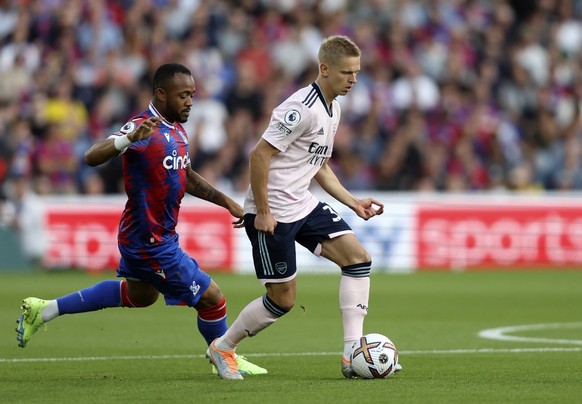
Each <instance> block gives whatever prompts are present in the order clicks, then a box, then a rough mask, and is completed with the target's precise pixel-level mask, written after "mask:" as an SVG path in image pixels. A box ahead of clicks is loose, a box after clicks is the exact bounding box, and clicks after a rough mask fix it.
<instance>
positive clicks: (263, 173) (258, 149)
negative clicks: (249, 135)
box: [249, 138, 279, 235]
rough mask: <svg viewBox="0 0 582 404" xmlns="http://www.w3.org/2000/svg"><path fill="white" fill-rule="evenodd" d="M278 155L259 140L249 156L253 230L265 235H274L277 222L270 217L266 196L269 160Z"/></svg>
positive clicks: (270, 146) (267, 143)
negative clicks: (255, 212)
mask: <svg viewBox="0 0 582 404" xmlns="http://www.w3.org/2000/svg"><path fill="white" fill-rule="evenodd" d="M277 153H279V150H278V149H276V148H275V147H273V146H272V145H271V144H269V142H267V141H266V140H265V139H262V138H261V139H260V140H259V141H258V143H257V144H256V146H255V147H254V148H253V150H252V151H251V153H250V154H249V170H250V182H251V189H252V191H253V197H254V199H255V205H256V207H257V216H256V217H255V229H257V230H258V231H260V232H263V233H267V234H270V235H272V234H274V233H275V227H277V221H276V220H275V218H274V217H273V215H271V209H270V208H269V197H268V195H267V182H268V179H269V167H270V166H271V159H272V158H273V157H274V156H275V155H276V154H277Z"/></svg>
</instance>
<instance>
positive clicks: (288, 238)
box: [245, 202, 353, 284]
mask: <svg viewBox="0 0 582 404" xmlns="http://www.w3.org/2000/svg"><path fill="white" fill-rule="evenodd" d="M255 217H256V215H254V214H246V215H245V229H246V232H247V236H248V237H249V240H250V241H251V245H252V249H253V262H254V265H255V272H256V274H257V278H258V279H259V280H260V281H261V283H262V284H265V283H269V282H286V281H288V280H291V279H293V278H294V277H295V276H296V273H297V260H296V251H295V242H298V243H299V244H301V245H302V246H303V247H305V248H307V249H308V250H309V251H311V252H312V253H313V254H315V255H318V256H319V254H320V253H321V244H322V243H323V242H324V241H325V240H330V239H332V238H334V237H338V236H341V235H343V234H347V233H353V230H352V229H351V227H350V226H349V225H348V224H347V223H346V222H345V221H344V219H342V218H341V216H340V215H339V214H338V213H337V212H336V211H335V210H333V209H332V208H331V207H330V206H329V205H328V204H326V203H323V202H319V204H318V205H317V207H316V208H315V209H313V210H312V211H311V213H309V214H308V215H307V216H306V217H304V218H303V219H301V220H298V221H296V222H292V223H277V227H275V234H274V235H272V236H270V235H268V234H265V233H262V232H259V231H257V230H256V229H255Z"/></svg>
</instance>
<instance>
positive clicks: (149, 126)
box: [127, 116, 162, 143]
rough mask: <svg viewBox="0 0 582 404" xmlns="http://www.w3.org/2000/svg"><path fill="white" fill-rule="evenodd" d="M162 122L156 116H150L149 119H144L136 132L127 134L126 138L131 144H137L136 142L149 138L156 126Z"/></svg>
mask: <svg viewBox="0 0 582 404" xmlns="http://www.w3.org/2000/svg"><path fill="white" fill-rule="evenodd" d="M161 122H162V118H160V117H157V116H152V117H151V118H148V119H146V120H145V121H143V122H142V123H141V125H139V126H138V127H137V129H136V130H134V131H133V132H131V133H129V134H128V135H127V137H128V138H129V140H131V143H133V142H137V141H138V140H142V139H147V138H148V137H150V136H151V135H152V134H153V133H154V131H155V130H156V128H157V127H158V125H159V124H160V123H161Z"/></svg>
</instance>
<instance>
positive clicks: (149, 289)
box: [16, 63, 266, 374]
mask: <svg viewBox="0 0 582 404" xmlns="http://www.w3.org/2000/svg"><path fill="white" fill-rule="evenodd" d="M152 84H153V98H152V101H151V102H150V104H149V106H148V108H147V109H146V110H145V111H143V112H142V113H141V114H139V115H138V116H136V117H134V118H132V119H131V120H130V121H128V122H127V123H126V124H125V125H124V126H123V127H122V128H121V129H120V130H119V132H117V133H114V134H112V135H111V136H109V137H108V138H107V139H105V140H101V141H98V142H97V143H95V144H94V145H93V146H92V147H91V148H90V149H89V150H88V151H87V152H86V154H85V161H86V162H87V164H89V165H91V166H97V165H99V164H103V163H105V162H106V161H108V160H110V159H111V158H113V157H116V156H121V159H122V166H123V178H124V185H125V191H126V193H127V203H126V205H125V209H124V211H123V215H122V217H121V221H120V224H119V234H118V245H119V251H120V253H121V260H120V263H119V268H118V270H117V275H118V276H119V277H122V278H125V279H124V280H107V281H103V282H100V283H97V284H95V285H93V286H92V287H89V288H86V289H83V290H80V291H78V292H75V293H72V294H70V295H66V296H63V297H60V298H58V299H54V300H42V299H38V298H35V297H29V298H26V299H24V301H23V305H22V309H23V312H22V314H21V316H20V318H19V319H18V327H17V329H16V331H17V334H18V335H17V340H18V342H19V346H21V347H25V346H26V345H27V343H28V342H29V340H30V338H31V337H32V336H33V335H34V334H35V333H36V331H37V330H38V329H39V328H40V327H41V326H42V325H43V324H45V323H46V322H47V321H50V320H52V319H54V318H55V317H57V316H60V315H63V314H73V313H85V312H89V311H95V310H100V309H104V308H108V307H146V306H150V305H152V304H153V303H154V302H156V300H157V299H158V296H159V294H160V293H162V294H163V295H164V298H165V301H166V304H168V305H186V306H189V307H193V308H195V309H196V310H197V311H198V319H197V322H198V329H199V331H200V333H201V334H202V336H203V337H204V339H205V340H206V342H207V343H208V344H210V343H211V342H212V340H214V339H215V338H217V337H219V336H221V335H223V334H224V332H225V331H226V329H227V328H228V327H227V323H226V300H225V297H224V295H223V294H222V293H221V291H220V289H219V287H218V285H217V284H216V283H215V282H214V281H213V280H212V279H211V278H210V276H209V275H208V274H206V273H205V272H203V271H202V270H201V269H200V268H199V267H198V263H197V262H196V260H194V259H193V258H190V257H189V256H188V255H187V254H186V253H185V252H184V251H183V250H182V249H181V248H180V246H179V241H178V234H177V233H176V225H177V223H178V214H179V210H180V204H181V201H182V198H183V197H184V194H185V193H186V192H187V193H189V194H191V195H193V196H195V197H198V198H201V199H204V200H207V201H210V202H212V203H214V204H216V205H219V206H222V207H224V208H225V209H227V210H228V211H229V212H230V214H231V215H232V216H234V217H235V218H236V220H235V221H234V222H233V225H234V227H242V226H243V222H244V219H243V208H242V206H240V205H239V204H238V203H236V202H235V201H234V200H232V199H231V198H229V197H228V196H226V195H225V194H223V193H222V192H220V191H218V190H217V189H216V188H214V187H213V186H212V185H210V184H209V183H208V182H207V181H206V180H205V179H204V178H202V177H201V176H200V175H198V174H197V173H196V172H195V171H193V170H192V168H191V167H190V157H189V155H188V137H187V135H186V132H185V131H184V128H183V127H182V125H181V124H182V123H184V122H186V120H187V119H188V115H189V114H190V109H191V108H192V106H193V102H192V98H193V97H194V93H195V91H196V86H195V82H194V79H193V77H192V74H191V73H190V71H189V70H188V68H186V67H185V66H183V65H180V64H175V63H172V64H165V65H162V66H160V67H159V68H158V69H157V71H156V72H155V74H154V77H153V83H152ZM236 359H237V363H238V366H239V367H242V368H244V369H246V372H247V373H249V374H260V373H266V370H265V369H263V368H260V367H258V366H256V365H254V364H252V363H250V362H248V361H246V360H245V359H244V358H243V357H240V356H239V357H237V358H236Z"/></svg>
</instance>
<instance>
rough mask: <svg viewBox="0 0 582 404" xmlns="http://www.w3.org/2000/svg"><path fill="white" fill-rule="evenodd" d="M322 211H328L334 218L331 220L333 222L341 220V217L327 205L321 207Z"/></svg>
mask: <svg viewBox="0 0 582 404" xmlns="http://www.w3.org/2000/svg"><path fill="white" fill-rule="evenodd" d="M323 210H329V213H331V214H332V215H334V216H335V217H334V218H332V219H331V220H333V221H334V222H339V221H340V220H342V218H341V216H340V215H339V213H337V212H336V211H335V210H333V208H332V207H331V206H329V205H325V206H324V207H323Z"/></svg>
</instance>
